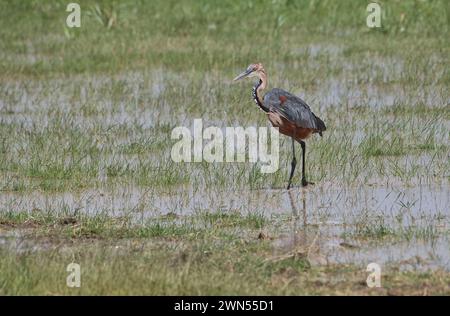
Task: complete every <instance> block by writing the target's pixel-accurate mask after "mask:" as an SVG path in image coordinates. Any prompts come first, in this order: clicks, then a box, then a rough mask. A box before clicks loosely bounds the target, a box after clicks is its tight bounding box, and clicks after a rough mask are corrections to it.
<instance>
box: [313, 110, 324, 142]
mask: <svg viewBox="0 0 450 316" xmlns="http://www.w3.org/2000/svg"><path fill="white" fill-rule="evenodd" d="M312 115H314V119H315V120H316V127H317V132H318V133H319V135H320V136H322V132H324V131H326V130H327V127H326V126H325V123H324V122H323V121H322V120H321V119H320V118H318V117H317V116H316V115H315V114H314V113H313V114H312Z"/></svg>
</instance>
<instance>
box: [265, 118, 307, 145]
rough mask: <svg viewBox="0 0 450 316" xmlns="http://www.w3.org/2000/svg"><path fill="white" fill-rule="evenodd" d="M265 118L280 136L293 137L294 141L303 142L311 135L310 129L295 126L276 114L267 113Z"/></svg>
mask: <svg viewBox="0 0 450 316" xmlns="http://www.w3.org/2000/svg"><path fill="white" fill-rule="evenodd" d="M267 117H268V119H269V121H270V123H272V126H273V127H277V128H278V131H279V132H280V133H281V134H284V135H286V136H289V137H293V138H294V139H296V140H305V139H307V138H308V137H309V136H311V134H312V133H313V129H312V128H304V127H300V126H297V125H296V124H295V123H294V122H291V121H289V120H288V119H286V118H285V117H283V116H282V115H280V114H279V113H276V112H269V113H267Z"/></svg>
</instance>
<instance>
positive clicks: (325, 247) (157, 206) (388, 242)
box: [0, 183, 450, 269]
mask: <svg viewBox="0 0 450 316" xmlns="http://www.w3.org/2000/svg"><path fill="white" fill-rule="evenodd" d="M449 193H450V187H449V186H448V184H447V183H444V184H443V185H434V186H426V185H421V186H412V187H405V186H400V185H398V186H396V185H389V186H375V185H374V186H361V187H340V186H337V185H335V184H333V183H322V184H316V185H314V186H310V187H308V188H306V189H303V188H294V189H292V190H290V191H289V192H288V191H286V190H284V189H261V190H247V191H239V192H236V191H223V190H219V189H217V190H212V189H209V190H194V189H192V188H191V187H180V188H178V189H177V190H174V191H158V190H156V189H152V188H138V187H134V186H128V187H127V186H124V187H116V188H115V189H109V190H102V189H96V190H93V189H90V190H85V191H82V192H79V193H69V192H66V193H53V194H45V193H41V192H38V191H35V192H24V193H6V192H2V193H0V211H12V212H19V211H29V212H33V211H36V210H40V211H44V212H51V213H52V214H58V213H59V214H65V215H76V214H79V213H84V214H89V215H96V214H107V215H109V216H130V217H131V218H133V219H134V220H135V221H136V222H140V221H143V220H146V219H149V218H152V217H158V216H161V215H165V214H169V213H170V214H173V213H175V214H177V215H178V216H189V215H193V214H195V213H197V212H236V211H238V212H240V213H242V214H247V212H249V213H257V214H263V215H264V216H266V217H267V218H272V219H273V220H274V221H275V223H277V224H276V225H275V226H276V227H277V228H276V229H275V228H273V227H271V226H272V225H270V226H269V227H265V228H264V229H269V230H270V231H271V232H270V233H271V234H274V238H275V239H274V242H273V245H274V251H275V252H276V253H286V252H289V251H292V250H294V249H296V248H297V247H310V246H311V245H313V246H314V247H313V248H314V249H315V250H314V253H315V255H319V256H320V257H321V258H322V260H321V261H320V262H322V263H324V262H327V263H357V264H368V263H370V262H376V263H378V264H382V265H385V264H389V263H393V262H395V263H400V264H401V265H402V267H403V268H405V269H410V268H420V269H428V268H437V267H440V268H445V269H450V265H449V260H450V240H449V234H448V232H449V228H450V208H449V205H450V201H449V196H450V194H449ZM379 225H382V226H383V227H387V228H389V229H390V230H392V231H394V232H398V234H399V236H400V237H398V238H393V239H390V238H387V239H378V238H366V237H365V236H364V235H360V233H358V232H359V230H358V227H363V230H364V228H376V227H378V226H379ZM408 229H411V230H412V231H416V232H417V233H416V235H417V236H416V235H412V237H408V238H407V237H406V236H403V235H401V234H402V232H404V231H408ZM421 232H423V233H422V235H421ZM429 232H432V233H429ZM8 240H11V238H9V239H8ZM370 240H372V241H371V242H370ZM373 240H375V241H373ZM3 243H4V242H3Z"/></svg>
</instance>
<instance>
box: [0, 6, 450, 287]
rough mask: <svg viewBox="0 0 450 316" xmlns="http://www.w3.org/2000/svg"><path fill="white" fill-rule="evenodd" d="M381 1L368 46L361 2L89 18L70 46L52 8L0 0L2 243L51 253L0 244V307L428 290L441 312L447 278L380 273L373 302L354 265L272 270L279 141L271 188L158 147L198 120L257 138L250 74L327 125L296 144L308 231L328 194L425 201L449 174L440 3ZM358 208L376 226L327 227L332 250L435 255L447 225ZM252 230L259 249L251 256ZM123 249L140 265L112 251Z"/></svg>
mask: <svg viewBox="0 0 450 316" xmlns="http://www.w3.org/2000/svg"><path fill="white" fill-rule="evenodd" d="M378 2H379V3H380V4H381V6H382V10H383V15H382V27H381V28H380V29H369V28H368V27H367V26H366V15H367V12H366V6H367V4H368V3H369V2H368V1H357V0H355V1H334V0H323V1H313V0H299V1H293V0H276V1H275V0H274V1H272V0H270V1H269V0H268V1H245V2H244V1H242V2H236V1H209V0H200V1H197V0H187V1H175V0H169V1H167V0H164V1H163V0H153V1H131V0H129V1H128V0H126V1H106V0H104V1H101V0H98V1H95V0H86V1H79V3H80V5H81V9H82V22H81V23H82V27H81V28H79V29H68V28H67V27H66V26H65V19H66V17H67V12H66V11H65V9H66V5H67V3H66V2H64V1H59V0H57V1H51V2H42V1H23V2H15V1H14V2H13V1H5V0H0V199H2V200H1V201H0V202H1V205H0V236H1V234H2V229H3V230H7V231H8V232H10V231H21V230H22V229H24V230H25V231H27V230H28V229H29V230H30V233H31V236H32V237H34V236H35V237H36V238H37V239H36V241H37V245H38V246H40V245H41V246H42V245H44V246H45V241H46V240H48V239H50V240H51V241H52V242H51V244H52V245H53V244H54V243H53V242H56V241H58V240H59V239H62V241H63V247H62V248H59V247H56V248H54V247H51V249H42V251H38V252H29V251H25V252H21V251H20V249H19V250H14V249H13V250H11V249H7V247H6V246H5V247H3V246H0V254H1V256H0V271H1V275H2V277H0V294H56V293H58V294H59V293H62V294H74V293H75V294H78V293H82V294H113V293H116V294H125V293H126V294H131V293H148V294H201V295H202V294H205V293H209V294H238V293H239V294H330V293H331V294H389V293H391V292H390V291H393V292H392V293H394V294H395V293H396V291H397V290H396V289H398V288H400V289H403V291H404V292H402V293H405V294H406V293H412V294H423V293H420V291H419V290H418V289H421V288H423V286H425V285H426V284H432V287H431V289H430V291H431V293H435V294H442V293H445V294H448V290H446V288H445V287H444V286H443V284H446V283H445V282H446V281H447V283H448V273H447V272H439V273H436V274H433V273H431V274H428V273H425V272H424V273H422V272H421V273H419V272H412V273H410V274H408V273H403V272H398V271H394V270H395V269H394V270H392V271H390V272H389V273H387V274H386V282H387V283H386V287H385V288H384V289H383V290H381V291H380V292H373V291H370V290H368V289H367V288H366V287H365V286H361V284H360V283H361V282H363V281H364V280H365V278H366V275H365V272H364V269H360V267H358V266H356V265H355V266H351V267H347V266H332V267H316V266H314V265H312V264H310V262H308V260H305V258H297V259H294V260H291V259H287V260H284V261H282V262H271V261H270V260H269V261H267V260H266V259H267V258H270V257H271V255H272V254H273V252H277V251H279V249H278V248H277V246H275V245H274V244H272V243H271V242H270V240H275V241H276V240H278V239H280V238H281V239H282V236H283V233H285V230H286V229H287V228H286V225H288V224H289V223H290V221H292V218H291V217H289V218H288V219H280V218H278V216H281V217H282V216H283V214H284V215H285V213H286V212H290V209H286V210H284V208H285V206H284V204H283V205H282V206H280V205H274V204H273V203H274V201H279V200H280V199H278V197H279V196H278V195H277V194H278V193H280V194H281V193H282V192H281V190H279V189H280V188H285V186H286V181H287V177H288V172H289V170H288V169H289V168H290V162H291V147H290V140H289V139H287V138H285V137H281V142H280V144H281V148H280V169H279V170H278V171H277V172H275V173H273V174H262V173H261V172H260V170H259V167H258V165H255V164H250V163H233V164H230V163H215V164H208V163H190V164H179V163H175V162H173V161H172V159H171V157H170V151H171V148H172V145H173V144H174V143H175V140H172V139H170V135H171V131H172V129H173V128H174V127H176V126H180V125H183V126H187V127H190V126H191V125H192V122H193V120H194V119H196V118H202V119H203V124H204V126H205V127H207V126H211V125H214V126H218V127H220V128H223V127H226V126H238V125H239V126H243V127H247V126H267V125H268V122H267V119H266V117H265V115H263V114H262V113H261V112H260V111H258V109H257V108H256V107H255V106H254V103H253V101H252V100H251V97H250V90H251V86H252V84H253V82H251V81H244V82H241V83H236V84H234V83H232V82H231V79H232V78H233V77H234V76H235V75H236V74H237V73H239V72H241V71H242V70H243V69H244V68H245V67H246V66H247V65H248V64H250V63H254V62H262V63H263V64H264V66H265V69H266V70H267V72H268V76H269V88H273V87H280V88H283V89H286V90H288V91H291V92H293V93H295V94H298V95H300V96H301V97H302V98H304V99H305V101H307V103H308V104H310V105H311V108H312V109H313V111H314V112H315V113H316V114H317V115H318V116H319V117H321V118H322V119H323V120H324V121H325V123H326V125H327V131H326V132H325V133H324V136H323V137H322V138H320V137H316V136H314V137H313V138H312V139H311V140H310V141H308V143H307V165H306V172H307V175H308V178H309V180H311V181H314V182H316V186H315V187H313V188H312V189H310V191H307V193H306V197H307V198H309V199H310V200H309V201H310V202H309V204H308V205H312V208H311V209H309V210H308V212H307V213H308V215H309V216H310V217H311V216H313V222H315V221H316V220H317V221H318V222H319V223H320V222H321V220H323V222H326V221H327V220H331V219H330V218H329V217H327V214H326V211H324V210H323V209H324V208H325V209H326V207H327V205H329V206H328V207H331V208H333V207H334V205H335V202H339V201H334V200H333V201H319V198H320V197H322V196H325V195H326V194H327V192H324V191H322V190H328V188H330V186H331V187H333V188H345V189H348V190H355V192H357V190H358V189H359V188H363V189H364V190H370V188H372V186H373V185H374V184H377V186H378V187H383V186H388V187H392V188H394V187H395V188H402V189H404V191H407V190H408V189H409V188H417V187H422V186H423V187H424V190H425V189H426V190H428V191H431V192H436V196H437V197H438V198H439V196H440V195H438V193H439V192H440V191H438V189H436V188H442V187H444V188H445V187H446V186H448V180H449V175H450V163H449V159H448V157H449V155H450V142H449V137H450V134H449V133H448V127H449V126H450V108H449V103H448V101H449V97H450V94H449V89H448V87H449V85H450V72H449V71H448V64H449V56H450V48H449V46H448V38H449V37H450V29H449V25H450V23H449V17H450V3H449V2H448V1H446V0H434V1H420V0H411V1H378ZM299 157H300V148H299V146H298V148H297V159H298V161H300V160H299ZM298 169H300V167H298ZM297 172H298V173H296V174H295V177H294V184H295V185H298V184H299V183H300V173H299V170H298V171H297ZM120 188H126V190H129V192H128V191H126V190H125V193H124V192H121V191H120ZM375 189H376V188H374V190H375ZM134 190H135V191H134ZM428 191H427V192H428ZM92 192H95V194H94V195H93V196H92V197H89V196H90V194H92ZM130 192H131V193H130ZM133 192H137V193H136V195H137V196H135V195H133V194H134V193H133ZM283 192H284V191H283ZM65 194H69V195H70V196H69V197H67V200H66V197H65ZM102 194H104V196H106V198H108V199H110V200H109V201H110V202H111V203H110V204H109V206H106V207H105V206H104V205H106V203H103V204H102V203H100V205H102V206H101V207H100V206H99V208H98V209H95V210H93V211H92V212H91V213H89V212H87V211H86V210H85V207H84V204H83V203H84V202H86V200H87V199H98V200H101V199H102V197H103V195H102ZM271 194H273V195H271ZM36 196H38V197H39V198H41V200H40V202H39V203H37V204H39V205H40V206H39V207H40V208H41V209H36V208H37V206H36V207H35V206H33V205H32V204H33V203H31V202H30V201H32V200H33V198H35V197H36ZM224 196H225V197H228V198H229V199H231V201H228V202H230V203H223V201H224ZM347 196H348V195H347ZM106 198H105V199H106ZM338 198H339V197H336V199H338ZM71 199H72V200H71ZM311 199H312V200H313V201H312V202H311ZM123 200H125V202H123ZM3 202H5V203H3ZM28 202H30V203H28ZM365 202H366V201H358V203H359V204H358V205H354V211H355V212H356V211H363V213H364V212H367V213H369V212H373V213H372V215H373V216H381V217H382V218H381V219H379V220H378V219H377V220H373V219H374V217H369V216H367V217H365V216H366V214H362V215H361V214H352V216H350V217H347V216H346V215H342V216H341V217H339V218H337V219H332V220H337V221H338V222H341V223H343V224H344V225H348V226H347V227H346V228H345V229H344V230H343V231H342V232H339V233H338V235H339V234H342V236H343V237H345V238H353V239H356V240H365V241H367V240H369V241H375V242H380V243H383V242H385V241H386V240H395V241H396V242H410V241H412V240H416V239H419V240H441V239H442V238H446V237H448V230H445V229H444V232H442V231H441V230H438V229H437V228H436V227H437V226H438V225H440V226H439V227H441V226H444V227H445V224H446V223H447V222H448V214H447V213H445V211H446V210H437V211H442V212H444V215H443V217H444V218H443V219H440V220H439V221H438V220H437V219H435V218H433V217H432V216H431V215H430V214H424V216H425V218H427V219H430V222H429V223H425V224H423V222H421V223H420V224H417V223H416V224H413V223H409V222H407V223H404V222H397V221H395V220H393V218H395V217H396V216H400V215H401V214H403V213H402V212H404V209H408V210H409V209H413V208H414V209H415V208H417V207H414V206H408V205H406V206H405V207H403V206H398V205H396V206H395V208H394V209H393V211H392V212H393V214H391V213H389V214H388V213H386V212H385V213H383V212H382V211H380V210H378V209H375V210H370V209H366V208H365V206H364V203H365ZM424 203H425V202H424ZM87 204H89V203H87ZM322 204H325V206H324V205H322ZM42 205H43V206H42ZM117 205H120V206H122V205H123V209H117V208H118V207H119V206H117ZM205 205H206V207H205ZM287 207H288V206H286V208H287ZM255 208H256V210H255ZM280 208H283V212H284V213H283V214H273V213H272V209H274V210H279V209H280ZM113 209H114V210H115V211H117V212H119V213H120V215H117V214H111V213H112V210H113ZM161 211H162V212H163V213H164V214H167V213H169V214H170V216H160V215H161V214H160V212H161ZM345 211H348V210H345ZM409 211H411V210H409ZM419 211H420V210H419ZM274 212H275V213H276V211H274ZM412 213H413V212H412V211H411V214H412ZM399 214H400V215H399ZM147 215H148V216H147ZM401 216H403V215H401ZM147 217H148V218H147ZM272 217H274V218H272ZM411 217H412V215H411ZM65 218H74V219H75V220H76V223H75V224H65V223H64V219H65ZM61 221H62V222H61ZM442 222H443V224H442ZM422 224H423V225H422ZM319 226H320V225H319ZM313 227H314V225H313ZM261 231H264V232H265V234H268V236H269V238H268V240H265V239H264V240H258V238H257V237H258V235H259V233H260V232H261ZM305 231H307V229H306V228H305ZM271 238H272V239H271ZM90 242H92V244H90ZM127 242H130V243H133V242H137V243H138V244H140V245H144V248H141V246H139V247H131V248H130V249H126V250H124V251H123V252H121V251H115V250H112V248H114V245H116V244H117V245H119V246H120V245H122V243H127ZM174 242H175V245H174ZM84 246H86V247H87V250H86V251H84V248H85V247H84ZM147 247H148V249H147ZM67 249H68V250H67ZM118 249H121V248H120V247H119V248H118ZM146 249H147V250H148V251H147V250H146ZM65 250H67V251H68V252H69V253H65V252H64V251H65ZM73 258H75V259H77V260H80V262H81V263H82V265H83V266H85V269H86V271H88V273H87V275H86V278H87V279H86V280H85V281H83V282H85V284H86V286H85V287H83V288H82V289H81V290H80V291H78V292H77V290H71V289H68V288H66V287H65V285H64V283H63V282H62V281H61V278H63V280H65V278H64V277H63V276H64V275H65V266H66V265H67V264H66V262H67V261H70V260H72V259H73ZM16 259H17V260H18V262H19V264H18V265H16V264H15V262H16ZM69 259H70V260H69ZM52 271H53V272H52ZM55 271H57V272H55ZM115 271H119V272H120V273H119V274H116V275H120V277H119V278H118V279H115V278H114V277H113V276H114V275H115ZM357 271H359V272H357ZM340 273H345V275H346V278H345V281H342V284H341V283H339V282H340V281H338V280H342V278H340V277H339V275H340ZM358 273H361V274H359V275H358V276H357V277H354V276H353V275H357V274H358ZM3 276H5V277H3ZM429 282H431V283H429Z"/></svg>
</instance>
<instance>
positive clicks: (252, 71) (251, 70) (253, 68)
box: [233, 63, 264, 81]
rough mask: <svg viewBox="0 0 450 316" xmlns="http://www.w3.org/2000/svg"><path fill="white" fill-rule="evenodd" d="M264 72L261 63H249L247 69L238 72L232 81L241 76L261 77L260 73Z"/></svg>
mask: <svg viewBox="0 0 450 316" xmlns="http://www.w3.org/2000/svg"><path fill="white" fill-rule="evenodd" d="M262 73H264V67H263V65H262V64H261V63H257V64H251V65H249V66H248V67H247V69H246V70H245V71H244V72H242V73H240V74H239V75H238V76H237V77H236V78H234V79H233V80H234V81H237V80H240V79H242V78H251V77H261V74H262Z"/></svg>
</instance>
